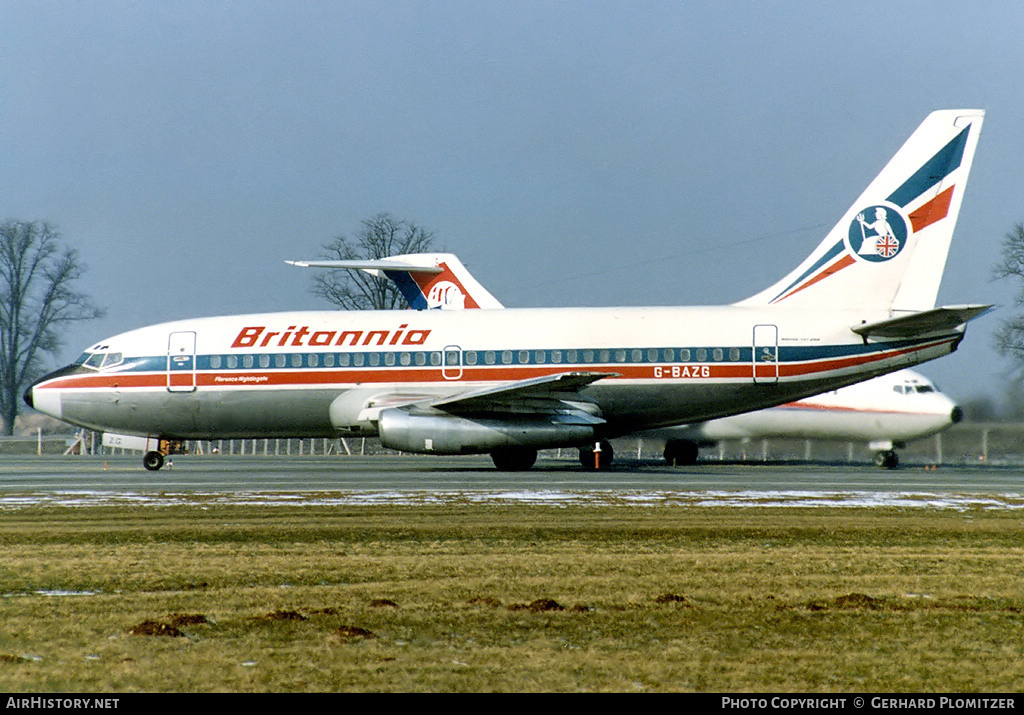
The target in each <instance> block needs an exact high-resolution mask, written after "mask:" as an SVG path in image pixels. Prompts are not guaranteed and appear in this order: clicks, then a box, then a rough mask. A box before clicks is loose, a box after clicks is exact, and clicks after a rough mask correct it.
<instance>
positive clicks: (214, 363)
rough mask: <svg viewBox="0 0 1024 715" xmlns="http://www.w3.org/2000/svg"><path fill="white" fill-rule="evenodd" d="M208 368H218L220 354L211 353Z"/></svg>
mask: <svg viewBox="0 0 1024 715" xmlns="http://www.w3.org/2000/svg"><path fill="white" fill-rule="evenodd" d="M210 368H211V369H212V370H219V369H220V355H211V356H210Z"/></svg>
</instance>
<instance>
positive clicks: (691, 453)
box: [665, 439, 697, 467]
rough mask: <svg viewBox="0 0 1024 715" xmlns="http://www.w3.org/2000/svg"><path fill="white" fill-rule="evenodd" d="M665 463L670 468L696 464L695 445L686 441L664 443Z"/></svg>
mask: <svg viewBox="0 0 1024 715" xmlns="http://www.w3.org/2000/svg"><path fill="white" fill-rule="evenodd" d="M665 461H666V462H668V466H670V467H683V466H687V465H690V464H696V463H697V445H696V443H694V442H691V441H690V440H688V439H670V440H669V441H668V442H666V443H665Z"/></svg>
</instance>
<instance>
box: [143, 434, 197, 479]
mask: <svg viewBox="0 0 1024 715" xmlns="http://www.w3.org/2000/svg"><path fill="white" fill-rule="evenodd" d="M158 444H159V448H158V449H153V450H150V451H149V452H146V454H145V455H144V456H143V457H142V466H143V467H145V468H146V469H148V470H149V471H151V472H155V471H156V470H158V469H160V468H161V467H163V466H164V457H166V456H167V455H169V454H188V452H187V451H186V449H185V443H184V442H182V441H181V440H177V439H161V440H160V441H159V443H158Z"/></svg>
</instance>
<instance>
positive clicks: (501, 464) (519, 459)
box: [491, 447, 537, 472]
mask: <svg viewBox="0 0 1024 715" xmlns="http://www.w3.org/2000/svg"><path fill="white" fill-rule="evenodd" d="M491 461H493V462H494V466H495V467H497V469H498V471H500V472H525V471H526V470H527V469H529V468H530V467H532V466H533V463H534V462H536V461H537V450H535V449H530V448H529V447H500V448H498V449H496V450H494V451H493V452H491Z"/></svg>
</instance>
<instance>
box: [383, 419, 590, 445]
mask: <svg viewBox="0 0 1024 715" xmlns="http://www.w3.org/2000/svg"><path fill="white" fill-rule="evenodd" d="M377 428H378V434H379V435H380V442H381V444H382V445H384V446H385V447H387V448H389V449H397V450H400V451H402V452H416V453H420V454H479V453H483V452H490V451H492V450H494V449H499V448H502V447H530V448H533V449H550V448H553V447H573V446H578V445H581V444H587V443H590V442H593V441H594V439H595V434H594V427H593V425H584V424H565V423H561V422H559V421H558V418H557V417H553V416H551V415H538V416H536V417H528V416H521V417H519V418H518V419H515V420H505V419H502V420H495V419H487V418H473V419H471V418H468V417H457V416H454V415H447V414H413V413H410V412H407V411H406V410H402V409H398V408H391V409H386V410H382V411H381V413H380V421H379V422H378V425H377Z"/></svg>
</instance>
